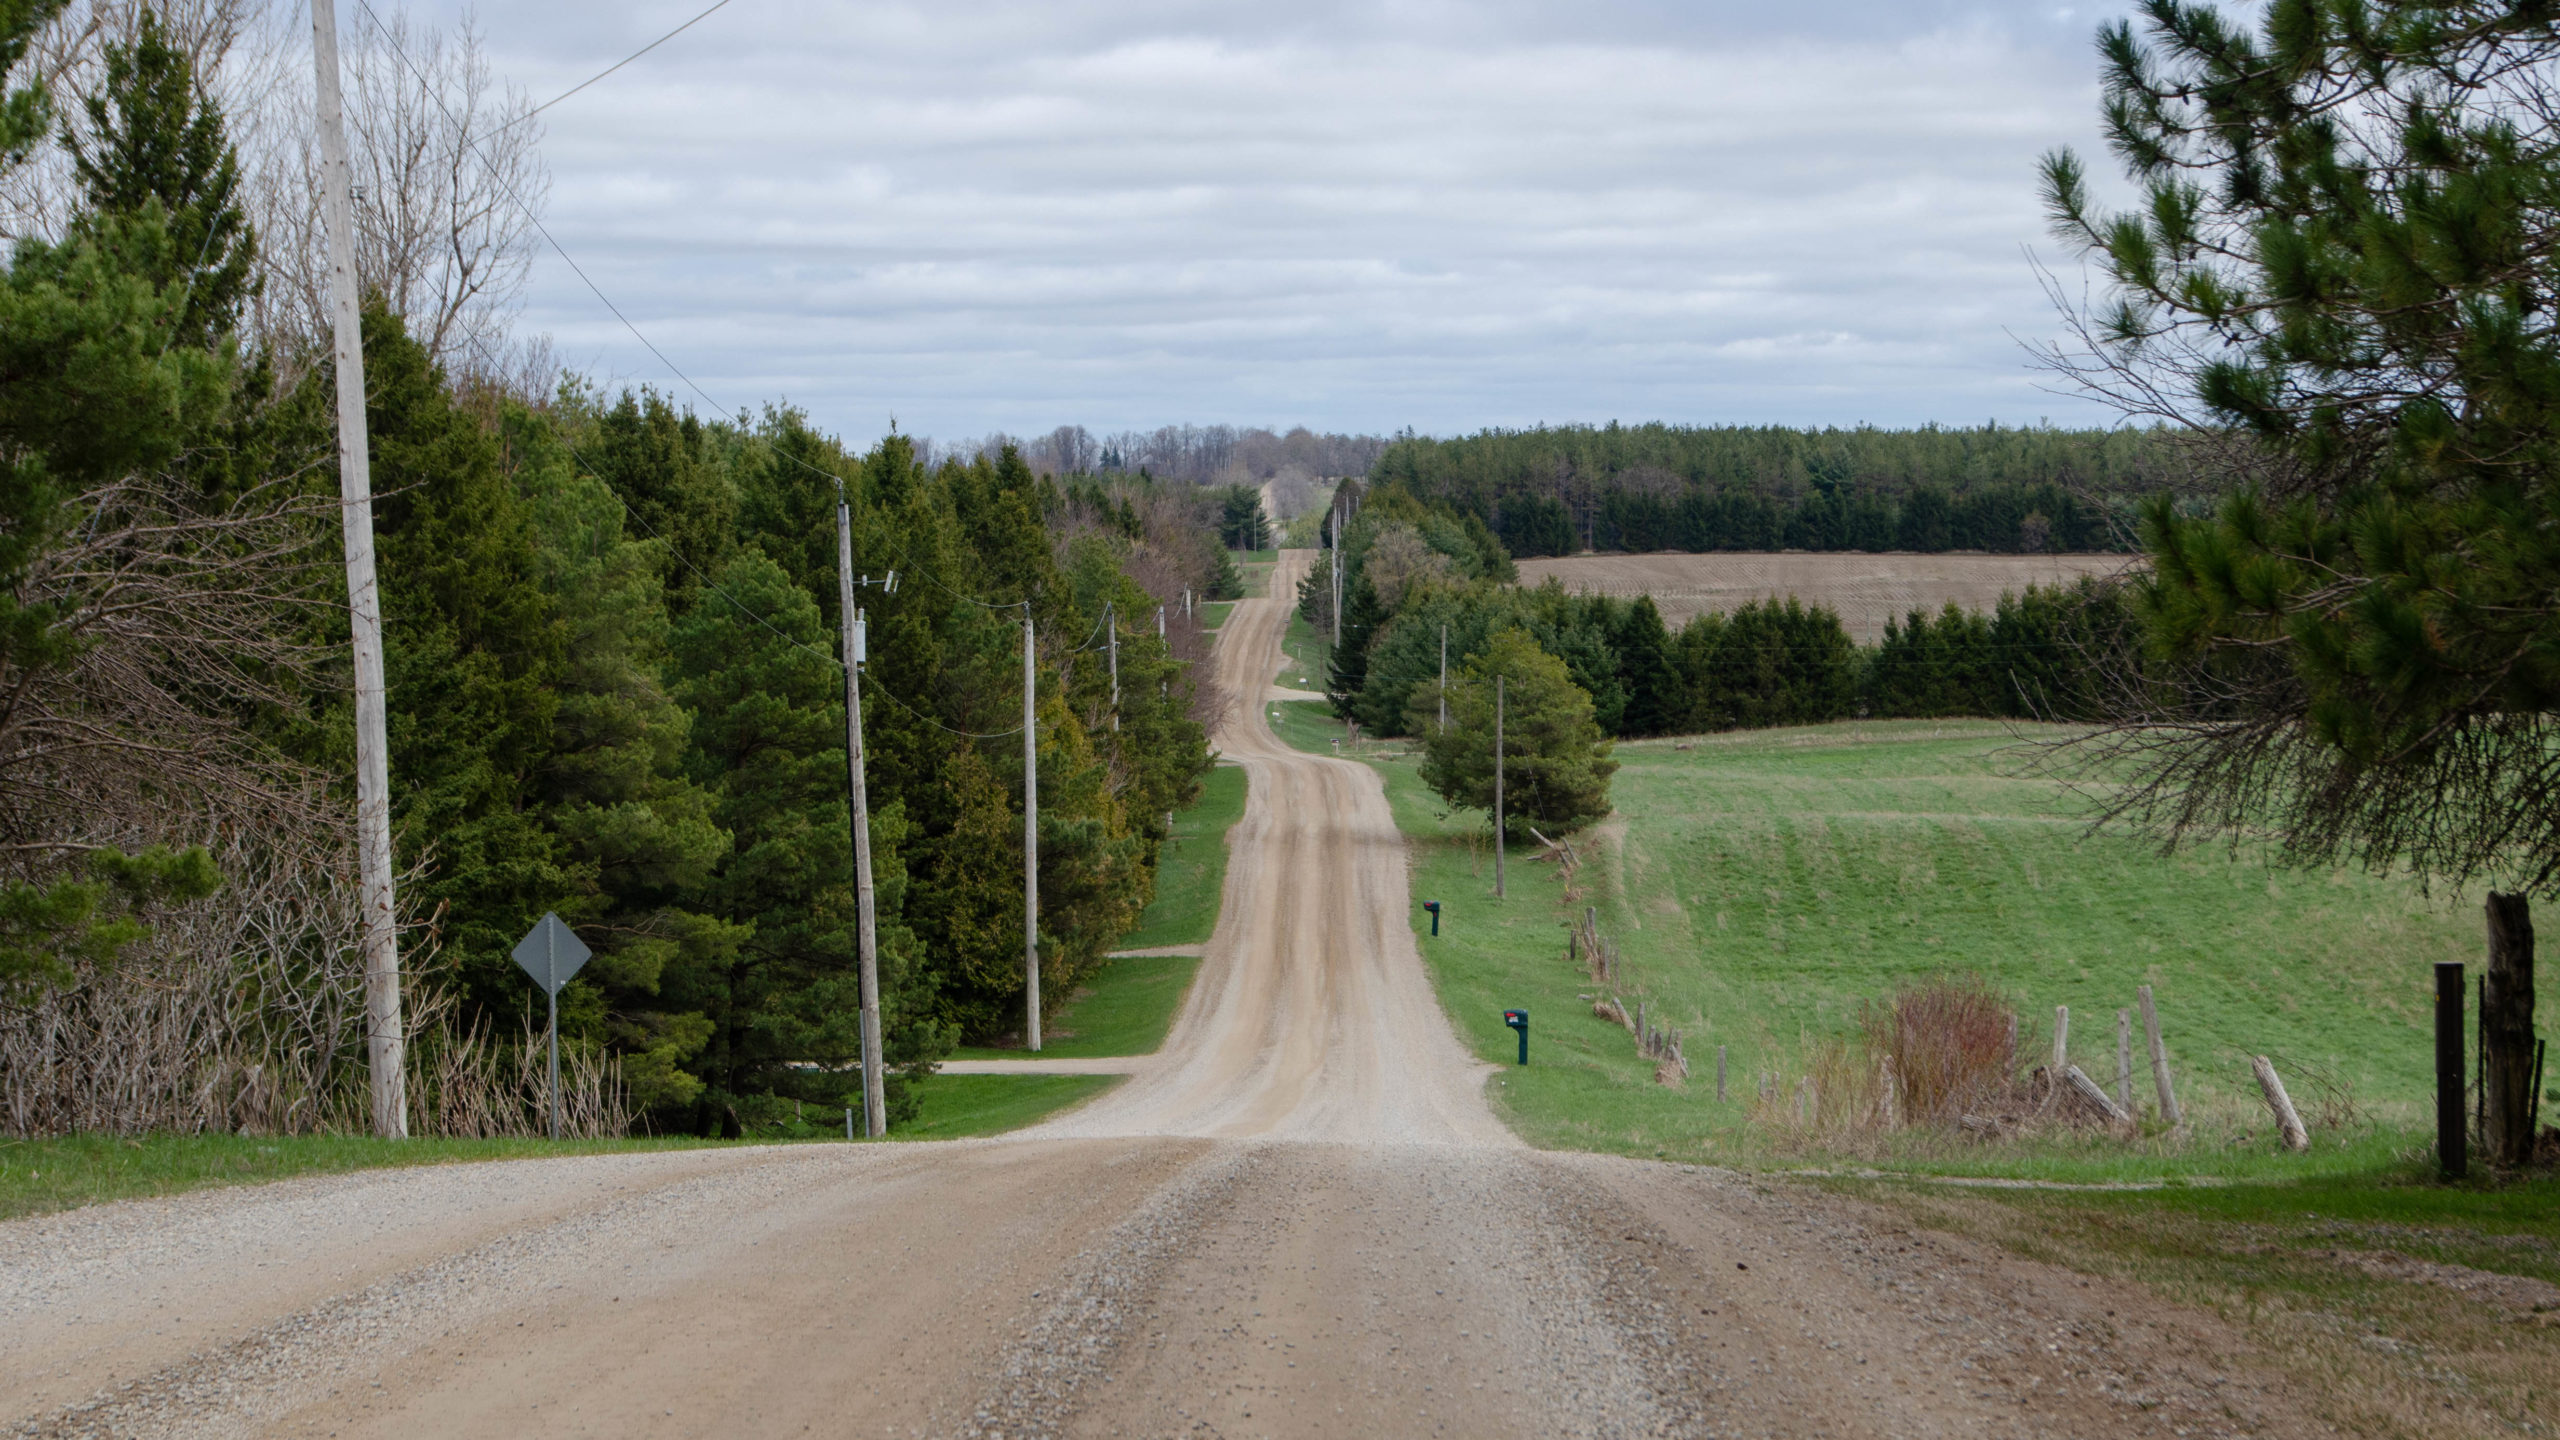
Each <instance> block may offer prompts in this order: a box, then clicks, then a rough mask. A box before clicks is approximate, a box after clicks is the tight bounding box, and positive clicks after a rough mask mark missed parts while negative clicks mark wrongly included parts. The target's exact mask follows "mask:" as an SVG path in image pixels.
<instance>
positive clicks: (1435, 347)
mask: <svg viewBox="0 0 2560 1440" xmlns="http://www.w3.org/2000/svg"><path fill="white" fill-rule="evenodd" d="M704 3H706V0H642V3H631V0H615V3H604V0H548V3H545V4H542V5H508V6H503V7H487V8H484V9H483V10H482V11H481V12H480V15H479V23H480V25H481V27H482V29H483V30H484V31H485V33H486V37H487V42H488V45H489V50H490V54H491V56H492V59H493V61H494V64H495V66H496V68H497V69H498V70H499V71H500V72H501V73H502V75H503V76H504V77H505V78H506V79H508V80H510V81H512V82H513V83H515V84H518V85H521V86H522V87H523V88H524V89H526V90H527V91H529V92H530V93H531V94H532V95H534V96H535V97H536V98H537V99H548V98H550V97H551V96H552V95H554V94H556V93H558V92H559V91H561V90H563V89H565V88H567V87H568V86H570V85H572V84H575V83H576V82H577V81H579V80H582V79H585V78H586V77H587V76H589V75H590V74H592V73H593V72H594V71H596V70H597V69H600V68H602V66H604V65H606V64H610V63H611V62H612V61H614V60H616V59H619V58H621V57H622V56H623V55H625V54H627V53H628V52H629V51H630V50H632V49H634V48H637V46H639V45H641V44H644V43H646V42H647V41H648V40H649V39H650V38H653V37H654V36H656V35H658V34H660V33H662V32H663V31H665V30H666V29H668V28H669V27H671V26H672V25H674V24H676V23H678V22H679V21H681V20H682V19H683V18H684V17H685V16H687V15H690V14H692V13H693V12H695V11H697V10H699V9H700V8H701V7H702V5H703V4H704ZM2112 10H2113V7H2108V8H2099V9H2092V8H2088V7H2086V6H2081V7H2075V8H2066V7H2058V6H2053V5H2026V4H2016V3H2000V0H1986V3H1978V4H1943V3H1930V0H1903V3H1864V0H1860V3H1828V0H1805V3H1800V4H1796V5H1790V6H1772V5H1767V4H1748V5H1745V4H1724V3H1707V0H1694V3H1668V0H1557V3H1547V0H1398V3H1378V4H1326V3H1321V0H1315V3H1309V0H1300V3H1295V4H1286V5H1281V4H1271V3H1259V4H1250V5H1247V4H1209V3H1196V0H1120V3H1103V0H1030V3H1015V0H934V3H930V4H910V3H862V4H853V3H845V4H810V3H784V0H732V3H730V4H729V5H728V6H727V7H726V8H725V9H723V10H721V11H720V12H719V13H717V14H715V15H713V16H711V17H710V18H709V19H707V20H705V21H703V22H702V23H701V24H700V25H698V26H696V27H695V28H694V29H693V30H691V31H689V32H687V33H686V34H685V35H684V36H682V37H681V38H679V39H677V40H676V41H674V42H672V43H670V44H669V45H667V46H665V47H664V48H662V49H660V50H658V51H656V52H655V53H653V54H651V55H649V56H648V57H646V58H644V59H642V60H640V61H639V62H637V63H635V64H633V65H632V66H630V67H629V68H627V69H625V70H623V71H622V72H621V73H619V74H617V75H615V76H613V77H612V78H610V79H608V80H606V81H605V82H604V83H602V84H600V85H597V86H595V87H594V88H592V89H590V90H587V91H585V92H583V93H581V94H579V95H577V96H575V97H574V98H572V99H570V100H568V101H567V102H566V103H564V104H562V105H560V106H558V107H557V108H555V109H553V110H551V111H549V112H548V113H547V114H546V115H545V117H544V118H545V119H546V121H547V122H548V123H549V132H548V138H547V139H546V141H545V142H544V147H543V148H544V155H545V158H546V159H547V161H548V162H549V165H550V167H551V171H552V176H553V185H552V199H551V207H550V212H549V221H550V224H551V228H552V231H553V233H554V234H555V235H557V236H558V237H559V239H560V241H561V243H562V244H563V245H565V246H566V247H567V248H568V249H569V251H570V253H571V254H572V255H574V256H576V257H577V259H578V261H579V263H580V264H581V265H582V266H584V267H585V268H586V269H587V270H588V272H589V273H590V274H591V275H592V276H593V277H594V278H595V280H596V281H597V282H598V283H599V284H600V285H601V286H602V287H603V288H604V289H605V291H606V292H607V293H608V294H610V295H611V296H612V297H613V298H614V300H615V301H616V302H617V303H618V304H619V305H621V306H622V308H623V309H624V311H625V312H626V313H627V314H628V315H629V316H630V317H631V318H632V320H633V321H635V322H636V323H637V324H638V325H639V326H640V328H641V329H642V330H644V331H645V332H647V334H648V335H649V337H650V338H651V339H652V340H654V341H656V342H657V343H658V345H659V346H660V348H662V349H663V350H665V351H666V352H667V354H668V355H669V356H670V357H671V358H672V359H673V360H674V361H675V363H676V364H678V365H680V366H682V367H684V368H685V370H686V371H687V372H688V373H689V374H690V375H691V376H692V377H693V379H694V380H696V381H697V382H699V383H700V384H701V386H702V387H703V388H704V389H705V390H707V391H708V392H710V394H711V395H713V396H714V397H717V399H718V400H719V401H720V403H721V404H722V405H723V406H724V407H726V408H732V409H734V408H737V407H741V406H751V405H756V404H761V403H763V402H765V401H768V400H775V399H788V400H789V401H791V402H793V403H796V404H798V405H801V406H803V407H804V408H806V409H807V410H809V411H810V412H811V414H812V415H813V416H814V417H815V418H816V419H817V420H818V421H819V422H820V423H821V424H822V425H824V426H826V427H828V428H830V429H833V430H836V431H838V432H839V433H841V434H843V435H844V436H845V437H846V438H848V439H850V440H855V441H857V442H859V441H862V440H867V439H868V438H869V437H871V436H872V435H875V434H877V433H878V432H879V431H880V430H881V429H882V428H883V427H884V426H885V425H886V424H887V422H888V420H889V419H890V417H892V416H895V417H896V419H897V421H898V422H899V424H900V425H901V427H902V428H904V429H907V430H909V431H911V432H915V433H921V434H928V435H934V436H938V437H942V438H944V439H951V438H956V437H960V436H968V435H978V434H982V433H985V432H987V431H989V430H998V429H1001V430H1006V431H1011V432H1015V433H1028V432H1036V431H1041V430H1045V429H1047V428H1049V427H1051V426H1053V425H1057V424H1061V423H1081V424H1084V425H1088V426H1090V427H1092V428H1093V429H1095V430H1096V431H1106V430H1110V429H1116V428H1121V427H1153V426H1155V425H1159V424H1165V423H1173V422H1183V421H1189V422H1193V423H1209V422H1215V421H1226V422H1231V423H1239V424H1278V425H1288V424H1293V423H1303V424H1307V425H1310V426H1314V427H1316V428H1318V429H1338V430H1366V431H1373V432H1385V431H1388V430H1392V429H1395V428H1398V427H1402V426H1406V425H1411V426H1414V427H1416V428H1418V429H1420V430H1422V431H1424V432H1426V433H1440V434H1448V433H1456V432H1463V431H1469V430H1473V429H1476V428H1478V427H1481V426H1485V425H1523V424H1534V423H1538V422H1542V421H1544V422H1561V421H1606V420H1609V419H1612V418H1617V419H1625V420H1630V421H1634V420H1646V419H1664V420H1672V421H1682V422H1746V423H1749V422H1763V421H1767V422H1784V423H1793V424H1815V425H1819V424H1840V425H1851V424H1857V423H1861V422H1870V423H1875V424H1882V425H1910V424H1918V423H1921V422H1925V421H1933V420H1934V421H1940V422H1946V423H1951V424H1973V423H1979V422H1981V421H1983V420H1986V419H1999V420H2002V421H2008V422H2025V423H2033V422H2035V421H2037V420H2039V419H2041V418H2045V417H2050V418H2051V419H2052V420H2053V421H2054V422H2055V423H2092V422H2095V421H2097V420H2099V419H2101V418H2102V417H2101V416H2100V415H2099V414H2098V413H2097V412H2095V411H2093V410H2091V409H2088V408H2086V407H2083V406H2081V405H2079V404H2077V403H2075V402H2073V401H2070V400H2067V399H2064V398H2061V397H2057V396H2054V395H2051V394H2048V393H2046V392H2045V391H2044V390H2043V389H2041V388H2040V386H2041V384H2042V383H2043V382H2042V381H2041V380H2040V378H2039V376H2038V375H2037V374H2036V373H2035V372H2034V371H2033V370H2032V369H2031V368H2030V365H2029V363H2028V357H2027V356H2026V354H2025V353H2024V351H2023V349H2022V345H2021V342H2022V341H2031V340H2036V339H2041V338H2044V337H2047V336H2049V335H2051V334H2052V333H2053V332H2054V330H2055V322H2054V317H2053V314H2052V311H2051V309H2050V307H2049V305H2048V304H2047V302H2046V300H2045V298H2044V295H2043V294H2042V292H2041V291H2040V289H2039V288H2038V285H2037V282H2036V277H2035V273H2034V271H2033V269H2032V268H2031V265H2030V260H2029V255H2030V252H2032V253H2034V254H2035V255H2037V256H2040V257H2042V258H2043V259H2045V260H2046V261H2047V262H2048V263H2055V264H2058V265H2060V266H2061V267H2062V268H2063V269H2064V270H2065V271H2066V273H2067V274H2068V275H2070V276H2072V277H2075V280H2076V276H2077V275H2078V262H2077V259H2076V257H2072V256H2069V255H2066V254H2064V253H2062V252H2060V251H2059V250H2058V249H2057V247H2056V245H2055V244H2054V242H2053V241H2052V240H2051V239H2050V238H2048V237H2047V236H2046V234H2045V233H2044V230H2043V224H2042V221H2041V218H2040V216H2039V212H2038V208H2037V204H2036V195H2035V161H2036V157H2037V155H2038V154H2039V153H2040V152H2042V151H2043V150H2045V149H2047V148H2048V147H2050V146H2053V145H2055V144H2071V145H2074V146H2077V147H2079V148H2081V149H2082V150H2083V151H2084V152H2088V153H2091V154H2092V157H2093V160H2095V161H2096V162H2097V168H2099V169H2101V170H2102V171H2103V170H2104V169H2105V168H2106V167H2105V162H2104V157H2103V156H2102V155H2099V154H2097V153H2096V152H2097V150H2098V147H2097V145H2096V143H2095V124H2094V116H2095V111H2096V104H2097V94H2096V81H2095V77H2096V64H2095V61H2094V57H2093V54H2092V47H2091V36H2092V34H2093V33H2094V30H2095V27H2096V26H2097V24H2098V23H2099V21H2100V20H2101V19H2103V18H2105V17H2106V16H2107V15H2108V14H2110V13H2112ZM457 13H458V9H457V8H455V7H449V6H444V5H439V4H428V5H426V6H425V7H423V8H422V10H421V11H420V12H419V14H420V16H421V18H427V19H434V18H445V19H450V18H451V17H452V16H453V15H455V14H457ZM525 323H526V325H527V327H528V328H530V329H532V330H537V331H547V332H549V333H550V334H551V335H552V336H553V337H555V339H556V341H557V343H558V345H559V347H560V350H561V352H562V355H563V358H564V359H566V360H567V361H569V362H570V363H572V364H573V365H577V366H579V367H581V368H586V369H590V370H592V371H594V372H595V373H597V374H598V375H599V376H601V377H604V378H607V379H608V380H612V381H620V382H628V383H642V382H646V383H653V384H658V385H661V386H669V385H672V384H673V381H672V378H671V377H669V376H668V375H667V374H666V373H665V371H664V369H663V367H661V366H660V365H659V364H658V362H657V361H656V360H654V359H653V358H652V357H651V356H650V355H649V354H648V353H647V352H646V351H645V350H643V349H642V348H641V347H640V346H639V345H638V344H637V343H636V342H635V341H633V340H632V338H631V337H630V335H629V334H628V333H627V332H625V331H624V330H623V329H622V328H621V327H620V325H618V324H617V323H616V322H615V321H614V319H613V318H612V316H611V315H610V314H609V313H608V312H606V311H605V310H604V308H603V307H602V306H601V305H599V304H598V303H597V302H596V300H595V299H594V297H593V296H592V295H591V294H589V293H588V291H587V290H586V288H585V287H584V286H583V285H582V284H580V283H579V281H578V280H577V278H576V276H575V275H573V274H572V273H571V272H570V271H569V270H568V268H567V267H566V266H565V265H563V264H561V263H560V262H559V261H558V260H557V259H556V258H552V257H549V256H546V257H545V258H544V259H543V260H542V261H541V262H540V263H539V264H538V267H537V269H536V271H535V274H534V279H533V283H532V289H531V293H530V296H529V303H528V306H527V311H526V316H525Z"/></svg>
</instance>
